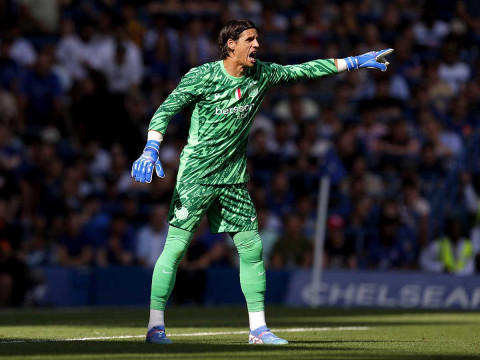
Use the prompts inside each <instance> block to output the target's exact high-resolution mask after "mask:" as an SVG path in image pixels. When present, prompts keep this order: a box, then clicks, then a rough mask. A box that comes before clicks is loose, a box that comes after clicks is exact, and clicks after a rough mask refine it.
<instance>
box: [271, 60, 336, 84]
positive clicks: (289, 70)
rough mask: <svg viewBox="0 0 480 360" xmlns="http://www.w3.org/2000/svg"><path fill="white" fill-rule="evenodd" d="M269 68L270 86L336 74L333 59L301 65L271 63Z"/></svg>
mask: <svg viewBox="0 0 480 360" xmlns="http://www.w3.org/2000/svg"><path fill="white" fill-rule="evenodd" d="M269 67H270V70H271V73H270V79H269V80H270V84H271V85H272V86H273V85H277V84H280V83H287V82H290V81H298V80H305V79H316V78H319V77H322V76H325V75H331V74H336V73H338V70H337V67H336V66H335V61H334V60H333V59H322V60H312V61H308V62H305V63H302V64H297V65H285V66H283V65H278V64H273V63H271V64H269Z"/></svg>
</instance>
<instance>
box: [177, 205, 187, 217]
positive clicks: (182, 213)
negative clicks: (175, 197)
mask: <svg viewBox="0 0 480 360" xmlns="http://www.w3.org/2000/svg"><path fill="white" fill-rule="evenodd" d="M175 217H176V218H177V219H178V220H185V219H186V218H188V210H187V208H186V207H185V206H182V207H181V208H178V209H175Z"/></svg>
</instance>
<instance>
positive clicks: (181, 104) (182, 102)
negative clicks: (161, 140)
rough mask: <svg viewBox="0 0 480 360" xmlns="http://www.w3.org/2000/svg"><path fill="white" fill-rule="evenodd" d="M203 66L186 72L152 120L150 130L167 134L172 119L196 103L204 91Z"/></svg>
mask: <svg viewBox="0 0 480 360" xmlns="http://www.w3.org/2000/svg"><path fill="white" fill-rule="evenodd" d="M202 73H203V71H202V67H201V66H200V67H196V68H193V69H191V70H190V71H189V72H188V73H186V74H185V75H184V76H183V77H182V80H180V83H179V84H178V85H177V87H176V88H175V90H173V91H172V92H171V93H170V95H168V97H167V98H166V99H165V101H164V102H163V103H162V105H160V106H159V107H158V109H157V111H156V112H155V114H154V115H153V117H152V120H151V121H150V125H149V126H148V130H155V131H159V132H161V133H162V134H165V130H166V129H167V126H168V123H169V121H170V119H171V118H172V117H173V116H175V115H176V114H177V113H178V112H180V111H181V110H182V109H183V108H185V107H186V106H188V105H191V104H192V103H194V102H195V101H196V100H197V99H198V97H199V96H200V95H201V92H202V86H203V84H202V82H203V77H202Z"/></svg>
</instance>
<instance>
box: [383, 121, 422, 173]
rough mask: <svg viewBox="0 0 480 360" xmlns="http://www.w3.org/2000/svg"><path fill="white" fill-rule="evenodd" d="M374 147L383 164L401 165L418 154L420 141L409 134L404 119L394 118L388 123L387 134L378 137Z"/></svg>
mask: <svg viewBox="0 0 480 360" xmlns="http://www.w3.org/2000/svg"><path fill="white" fill-rule="evenodd" d="M374 147H375V152H376V153H377V154H378V155H380V157H381V161H382V164H383V166H388V167H389V166H391V165H394V166H395V165H396V166H397V167H402V166H404V165H405V164H406V163H407V162H411V161H412V160H413V159H414V157H415V156H416V155H418V153H419V150H420V143H419V142H418V140H417V139H415V138H414V137H412V136H411V135H410V133H409V129H408V126H407V122H406V121H405V120H404V119H395V120H392V121H391V123H390V124H389V130H388V133H387V135H385V136H384V137H382V138H381V139H379V140H378V141H377V142H376V143H375V146H374Z"/></svg>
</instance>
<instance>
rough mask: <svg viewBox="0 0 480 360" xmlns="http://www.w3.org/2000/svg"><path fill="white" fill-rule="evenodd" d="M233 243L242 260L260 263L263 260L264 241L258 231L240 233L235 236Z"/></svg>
mask: <svg viewBox="0 0 480 360" xmlns="http://www.w3.org/2000/svg"><path fill="white" fill-rule="evenodd" d="M233 241H234V243H235V246H236V247H237V250H238V255H239V256H240V258H241V259H242V260H246V261H260V260H261V259H262V251H263V246H262V239H261V238H260V234H259V233H258V231H257V230H249V231H241V232H238V233H236V234H235V235H234V236H233Z"/></svg>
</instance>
